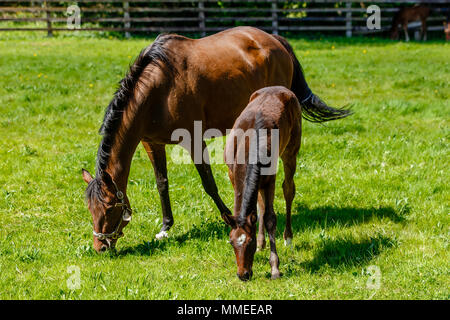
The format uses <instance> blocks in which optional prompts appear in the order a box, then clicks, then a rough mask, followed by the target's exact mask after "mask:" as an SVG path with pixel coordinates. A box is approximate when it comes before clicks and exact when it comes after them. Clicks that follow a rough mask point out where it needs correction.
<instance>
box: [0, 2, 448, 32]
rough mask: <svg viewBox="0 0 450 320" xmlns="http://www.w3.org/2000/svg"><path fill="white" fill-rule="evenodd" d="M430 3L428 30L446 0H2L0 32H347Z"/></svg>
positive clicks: (439, 21) (386, 23) (439, 23)
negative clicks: (375, 14) (75, 15)
mask: <svg viewBox="0 0 450 320" xmlns="http://www.w3.org/2000/svg"><path fill="white" fill-rule="evenodd" d="M418 3H422V4H426V5H429V6H430V7H431V8H432V14H431V15H430V17H429V18H428V20H427V24H428V30H429V31H438V30H443V21H445V19H446V17H445V16H446V15H448V10H449V8H448V6H449V1H448V0H430V1H424V0H422V1H420V0H417V1H403V0H397V1H394V0H378V1H362V0H304V1H296V0H292V1H282V0H246V1H245V0H221V1H217V0H216V1H213V0H199V1H193V0H163V1H156V0H129V1H120V0H79V1H77V2H74V1H64V0H62V1H61V0H34V1H12V0H3V1H0V31H47V33H48V35H49V36H51V35H52V34H53V32H54V31H83V30H84V31H117V32H124V33H125V35H126V36H127V37H129V36H130V34H131V33H135V32H185V33H197V34H201V35H206V34H207V33H208V32H216V31H220V30H224V29H227V28H229V27H232V26H235V25H244V24H245V25H253V26H255V27H258V28H261V29H263V30H266V31H269V32H272V33H275V34H276V33H279V32H302V31H320V32H333V33H341V34H345V35H346V36H347V37H351V36H352V35H353V34H355V33H375V32H382V31H386V30H387V29H388V28H389V27H390V24H391V21H392V16H393V15H394V13H395V12H396V11H397V10H398V8H399V7H400V6H412V5H414V4H418ZM74 4H76V5H77V6H78V7H79V8H80V13H81V15H80V20H81V24H80V25H79V26H76V27H70V26H69V25H68V22H67V21H68V17H69V16H70V15H69V14H68V11H67V9H68V7H69V6H71V5H74ZM374 4H375V5H377V6H379V7H380V9H381V18H380V22H381V28H379V29H374V30H370V29H369V28H368V27H367V24H366V22H367V18H368V16H370V13H367V7H368V6H370V5H374Z"/></svg>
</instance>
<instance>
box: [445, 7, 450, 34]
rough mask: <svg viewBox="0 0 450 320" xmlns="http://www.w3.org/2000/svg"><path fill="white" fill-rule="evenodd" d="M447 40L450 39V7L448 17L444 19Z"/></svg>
mask: <svg viewBox="0 0 450 320" xmlns="http://www.w3.org/2000/svg"><path fill="white" fill-rule="evenodd" d="M444 33H445V41H449V40H450V8H448V10H447V18H446V19H445V21H444Z"/></svg>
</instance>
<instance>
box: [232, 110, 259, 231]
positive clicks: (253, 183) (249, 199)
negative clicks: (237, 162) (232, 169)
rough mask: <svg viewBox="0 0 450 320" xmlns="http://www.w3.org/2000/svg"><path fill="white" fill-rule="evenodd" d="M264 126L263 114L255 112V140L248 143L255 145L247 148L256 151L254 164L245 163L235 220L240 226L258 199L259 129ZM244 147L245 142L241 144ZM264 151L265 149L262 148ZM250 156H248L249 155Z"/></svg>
mask: <svg viewBox="0 0 450 320" xmlns="http://www.w3.org/2000/svg"><path fill="white" fill-rule="evenodd" d="M264 128H265V121H264V116H263V115H262V114H261V112H258V113H256V115H255V125H254V129H255V132H256V134H255V141H256V143H251V142H250V143H249V146H250V148H251V147H256V150H249V153H251V152H256V155H257V156H256V159H257V161H256V164H250V163H249V164H247V169H246V172H245V183H244V191H243V195H242V204H241V211H240V214H239V218H238V220H237V222H238V224H239V225H240V226H243V225H244V224H245V222H246V220H247V216H248V215H249V214H250V213H251V211H252V210H253V209H254V208H256V202H257V200H258V189H259V181H260V177H261V167H262V164H261V161H260V154H261V152H262V151H261V150H260V143H259V137H260V130H261V129H264ZM243 146H244V148H245V144H243ZM264 151H265V150H264ZM249 158H250V156H249Z"/></svg>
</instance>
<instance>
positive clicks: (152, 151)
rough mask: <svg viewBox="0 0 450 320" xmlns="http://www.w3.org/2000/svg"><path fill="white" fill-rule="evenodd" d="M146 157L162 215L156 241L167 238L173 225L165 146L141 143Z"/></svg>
mask: <svg viewBox="0 0 450 320" xmlns="http://www.w3.org/2000/svg"><path fill="white" fill-rule="evenodd" d="M142 144H143V146H144V148H145V150H146V151H147V154H148V157H149V158H150V161H151V162H152V165H153V170H154V172H155V178H156V186H157V188H158V192H159V198H160V200H161V209H162V214H163V226H162V228H161V230H160V232H159V233H158V234H157V235H156V239H158V240H160V239H163V238H167V237H168V234H167V231H168V230H169V229H170V227H172V225H173V215H172V208H171V207H170V198H169V180H168V179H167V160H166V146H165V145H162V144H150V143H148V142H144V141H143V142H142Z"/></svg>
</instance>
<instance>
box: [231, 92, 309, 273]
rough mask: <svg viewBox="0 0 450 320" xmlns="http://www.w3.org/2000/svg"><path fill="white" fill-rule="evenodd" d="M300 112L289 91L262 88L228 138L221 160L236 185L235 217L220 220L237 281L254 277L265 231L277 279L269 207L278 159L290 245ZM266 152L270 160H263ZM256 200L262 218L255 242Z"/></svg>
mask: <svg viewBox="0 0 450 320" xmlns="http://www.w3.org/2000/svg"><path fill="white" fill-rule="evenodd" d="M301 113H302V110H301V107H300V104H299V102H298V100H297V98H296V97H295V94H294V93H293V92H292V91H290V90H288V89H286V88H284V87H279V86H278V87H268V88H263V89H260V90H258V91H256V92H255V93H254V94H253V95H252V96H251V98H250V103H249V104H248V106H247V107H246V108H245V109H244V111H242V113H241V115H240V116H239V117H238V118H237V119H236V122H235V123H234V126H233V129H232V130H231V132H230V135H229V136H228V139H227V143H226V146H225V162H226V163H227V165H228V174H229V176H230V180H231V183H232V185H233V187H234V216H229V215H226V214H222V217H223V219H224V221H225V222H226V223H227V224H228V225H230V226H231V228H232V229H231V232H230V244H231V245H232V246H233V249H234V253H235V255H236V261H237V266H238V271H237V275H238V277H239V279H241V280H244V281H245V280H249V279H250V278H251V276H252V264H253V257H254V255H255V251H256V247H257V246H258V247H260V248H261V247H263V246H264V227H265V228H266V230H267V233H268V234H269V241H270V259H269V262H270V265H271V267H272V279H276V278H279V277H280V271H279V270H278V265H279V259H278V254H277V249H276V246H275V231H276V226H277V218H276V215H275V211H274V209H273V200H274V195H275V179H276V165H277V162H278V155H279V156H280V158H281V160H282V161H283V165H284V182H283V193H284V199H285V201H286V228H285V230H284V233H283V237H284V239H285V244H290V243H291V241H292V229H291V205H292V201H293V199H294V196H295V184H294V179H293V178H294V174H295V169H296V163H297V161H296V157H297V154H298V151H299V149H300V141H301V133H302V123H301V121H302V116H301ZM274 129H275V130H276V132H275V131H274ZM262 131H264V133H265V135H263V134H262ZM247 137H248V138H247ZM269 154H270V158H269V159H268V160H267V159H266V160H263V158H264V157H266V156H267V155H269ZM268 165H270V166H275V169H273V168H272V170H269V171H268V172H267V171H266V172H264V171H263V170H264V169H266V170H268V168H267V167H268ZM258 195H259V197H258ZM257 199H258V202H259V207H260V215H259V232H258V238H257V239H256V222H257V220H258V219H257V214H256V202H257Z"/></svg>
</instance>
